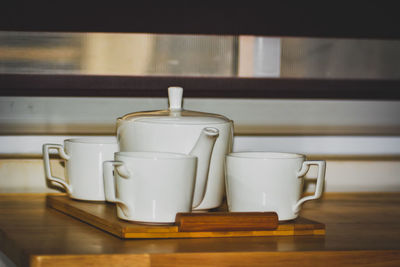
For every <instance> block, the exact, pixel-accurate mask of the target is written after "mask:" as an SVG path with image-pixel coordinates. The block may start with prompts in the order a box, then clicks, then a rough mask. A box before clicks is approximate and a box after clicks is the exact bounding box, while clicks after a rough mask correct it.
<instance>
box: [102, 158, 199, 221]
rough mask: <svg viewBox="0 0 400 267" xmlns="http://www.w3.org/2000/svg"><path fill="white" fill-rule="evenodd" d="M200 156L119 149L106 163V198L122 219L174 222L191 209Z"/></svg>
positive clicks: (104, 167)
mask: <svg viewBox="0 0 400 267" xmlns="http://www.w3.org/2000/svg"><path fill="white" fill-rule="evenodd" d="M196 166H197V157H195V156H191V155H185V154H179V153H167V152H117V153H115V160H113V161H106V162H104V165H103V169H104V184H105V193H106V200H107V201H109V202H114V203H116V204H117V216H118V217H119V218H121V219H123V220H128V221H135V222H142V223H153V224H165V223H173V222H174V221H175V216H176V214H177V213H178V212H190V211H191V208H192V202H193V192H194V185H195V177H196Z"/></svg>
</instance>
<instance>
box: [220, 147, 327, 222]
mask: <svg viewBox="0 0 400 267" xmlns="http://www.w3.org/2000/svg"><path fill="white" fill-rule="evenodd" d="M310 165H317V166H318V177H317V183H316V188H315V193H314V194H313V195H311V196H306V197H303V198H301V195H302V193H303V192H302V187H303V180H304V179H303V178H302V177H303V176H304V175H305V174H306V173H307V172H308V170H309V167H310ZM324 179H325V161H322V160H318V161H307V160H306V157H305V156H304V155H301V154H292V153H276V152H237V153H231V154H229V155H228V156H227V157H226V190H227V202H228V209H229V211H234V212H235V211H275V212H276V213H277V214H278V217H279V220H280V221H285V220H292V219H295V218H296V217H297V216H298V214H299V211H300V208H301V205H302V204H303V203H304V202H305V201H308V200H312V199H317V198H319V197H320V196H321V194H322V188H323V183H324Z"/></svg>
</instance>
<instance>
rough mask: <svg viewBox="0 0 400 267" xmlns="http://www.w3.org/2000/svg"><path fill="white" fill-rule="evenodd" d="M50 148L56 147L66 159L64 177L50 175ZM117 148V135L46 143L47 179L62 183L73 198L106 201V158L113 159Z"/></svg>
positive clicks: (44, 148) (44, 154) (45, 163)
mask: <svg viewBox="0 0 400 267" xmlns="http://www.w3.org/2000/svg"><path fill="white" fill-rule="evenodd" d="M49 149H57V150H58V154H59V155H60V156H61V158H63V159H65V161H66V162H65V179H62V178H58V177H54V176H52V174H51V168H50V160H49ZM116 151H118V143H117V140H116V138H109V139H107V138H103V137H91V138H75V139H67V140H64V146H63V145H59V144H44V145H43V161H44V170H45V174H46V178H47V179H48V180H49V181H51V182H55V183H57V184H59V185H61V186H62V187H63V188H65V190H66V191H67V193H68V195H69V196H70V197H71V198H74V199H79V200H90V201H105V195H104V182H103V181H104V180H103V161H106V160H112V159H113V158H114V153H115V152H116Z"/></svg>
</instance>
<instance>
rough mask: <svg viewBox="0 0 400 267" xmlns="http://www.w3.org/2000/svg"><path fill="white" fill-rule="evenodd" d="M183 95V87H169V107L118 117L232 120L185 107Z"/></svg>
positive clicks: (181, 121) (159, 120)
mask: <svg viewBox="0 0 400 267" xmlns="http://www.w3.org/2000/svg"><path fill="white" fill-rule="evenodd" d="M182 95H183V88H182V87H177V86H172V87H168V100H169V108H168V109H166V110H156V111H141V112H134V113H129V114H126V115H124V116H122V117H121V118H118V122H122V121H137V122H148V123H166V124H170V123H172V124H220V123H227V122H231V120H229V119H228V118H226V117H224V116H222V115H218V114H212V113H204V112H197V111H191V110H185V109H183V108H182Z"/></svg>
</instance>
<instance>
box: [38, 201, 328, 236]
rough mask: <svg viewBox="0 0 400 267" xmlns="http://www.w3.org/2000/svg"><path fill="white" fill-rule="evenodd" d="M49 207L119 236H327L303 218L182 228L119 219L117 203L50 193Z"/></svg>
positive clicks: (323, 227)
mask: <svg viewBox="0 0 400 267" xmlns="http://www.w3.org/2000/svg"><path fill="white" fill-rule="evenodd" d="M46 203H47V206H48V207H50V208H53V209H56V210H58V211H61V212H63V213H65V214H68V215H70V216H72V217H74V218H76V219H79V220H81V221H83V222H85V223H88V224H90V225H92V226H95V227H97V228H100V229H102V230H104V231H106V232H108V233H110V234H113V235H115V236H118V237H120V238H124V239H126V238H138V239H145V238H201V237H246V236H247V237H249V236H291V235H325V225H324V224H323V223H319V222H316V221H312V220H308V219H305V218H302V217H299V218H297V219H296V220H294V221H289V222H283V223H279V225H278V226H277V228H276V229H274V230H245V231H242V230H240V231H206V232H198V231H195V232H194V231H193V232H190V231H184V232H182V231H179V227H178V226H177V225H145V224H137V223H133V222H127V221H123V220H120V219H118V217H117V215H116V214H117V213H116V207H115V205H114V204H110V203H106V202H99V203H95V202H86V201H78V200H72V199H70V198H69V197H68V196H60V195H48V196H47V198H46Z"/></svg>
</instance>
